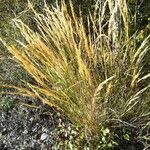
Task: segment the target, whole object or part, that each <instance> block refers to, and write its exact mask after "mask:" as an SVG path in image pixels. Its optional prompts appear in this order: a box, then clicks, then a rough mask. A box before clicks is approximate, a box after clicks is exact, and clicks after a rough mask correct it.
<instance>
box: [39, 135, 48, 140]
mask: <svg viewBox="0 0 150 150" xmlns="http://www.w3.org/2000/svg"><path fill="white" fill-rule="evenodd" d="M47 137H48V135H47V134H46V133H43V134H42V135H41V138H40V140H41V141H44V140H45V139H46V138H47Z"/></svg>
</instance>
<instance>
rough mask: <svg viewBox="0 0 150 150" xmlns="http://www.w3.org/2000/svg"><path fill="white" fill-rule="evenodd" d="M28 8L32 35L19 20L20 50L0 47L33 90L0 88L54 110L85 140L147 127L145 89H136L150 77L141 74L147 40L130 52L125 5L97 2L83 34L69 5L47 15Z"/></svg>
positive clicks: (132, 46) (109, 0)
mask: <svg viewBox="0 0 150 150" xmlns="http://www.w3.org/2000/svg"><path fill="white" fill-rule="evenodd" d="M29 7H30V9H31V10H32V11H33V13H34V17H35V22H36V25H37V27H38V29H37V32H35V31H33V30H31V28H29V26H28V25H26V24H25V23H24V22H23V21H22V20H20V19H19V17H18V18H14V19H13V21H14V23H15V25H16V27H17V28H18V29H19V30H20V33H21V34H22V36H23V38H24V41H19V40H17V41H18V43H19V44H20V47H16V46H15V45H9V44H8V43H6V42H5V41H3V40H2V39H1V41H2V42H3V44H4V45H5V46H6V47H7V49H8V50H9V52H10V53H12V54H13V55H14V56H15V58H16V61H17V62H18V63H19V64H20V65H21V66H22V67H23V68H24V69H25V70H26V71H27V72H28V73H29V74H30V75H31V76H32V77H33V78H34V80H35V84H31V83H27V82H25V83H26V88H22V87H15V86H12V85H9V86H8V85H1V87H3V88H5V87H6V88H14V89H16V92H14V94H22V95H24V96H32V97H37V98H39V99H40V100H41V101H42V102H43V103H45V104H48V105H49V106H50V107H52V106H53V107H55V108H57V109H58V110H60V111H62V112H63V113H64V114H65V115H66V117H68V118H69V119H70V120H71V121H72V123H73V124H75V125H77V126H78V127H82V128H83V129H84V135H85V137H89V136H90V137H95V136H97V135H99V133H101V131H102V129H103V127H105V126H106V129H107V126H109V127H110V128H113V127H115V126H118V125H119V126H129V127H130V126H131V127H142V126H143V124H146V123H147V122H148V121H149V117H150V115H149V110H150V109H149V108H150V107H149V99H148V94H147V93H148V92H146V91H147V89H148V88H149V85H148V86H146V87H145V86H142V88H141V87H140V86H139V85H140V84H141V82H143V81H144V80H147V79H148V78H149V76H150V74H147V75H145V76H142V72H141V70H142V65H143V64H142V61H143V57H144V56H145V55H146V53H147V51H148V50H149V46H150V45H149V37H150V36H148V37H146V38H145V39H144V40H143V42H142V43H141V44H140V45H139V46H135V37H133V36H132V37H130V36H129V28H130V26H129V25H128V24H129V21H130V20H129V15H128V9H127V4H126V1H124V0H120V1H116V2H114V1H113V0H106V1H105V2H102V1H100V0H99V1H97V3H96V4H95V11H94V13H93V15H89V16H87V25H86V28H85V26H84V23H83V22H84V21H83V18H82V16H80V17H79V18H77V16H76V14H75V12H74V8H73V5H72V3H70V11H69V12H68V10H67V6H66V4H65V3H64V2H63V1H62V2H61V5H57V4H56V7H51V9H49V7H48V6H47V5H46V4H45V7H44V13H43V14H42V13H38V12H37V11H36V10H35V9H34V8H33V7H32V4H30V3H29ZM106 14H107V15H106ZM137 36H138V35H137ZM125 137H127V136H125ZM103 144H105V142H104V143H103ZM111 144H112V142H110V144H109V146H111Z"/></svg>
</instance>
